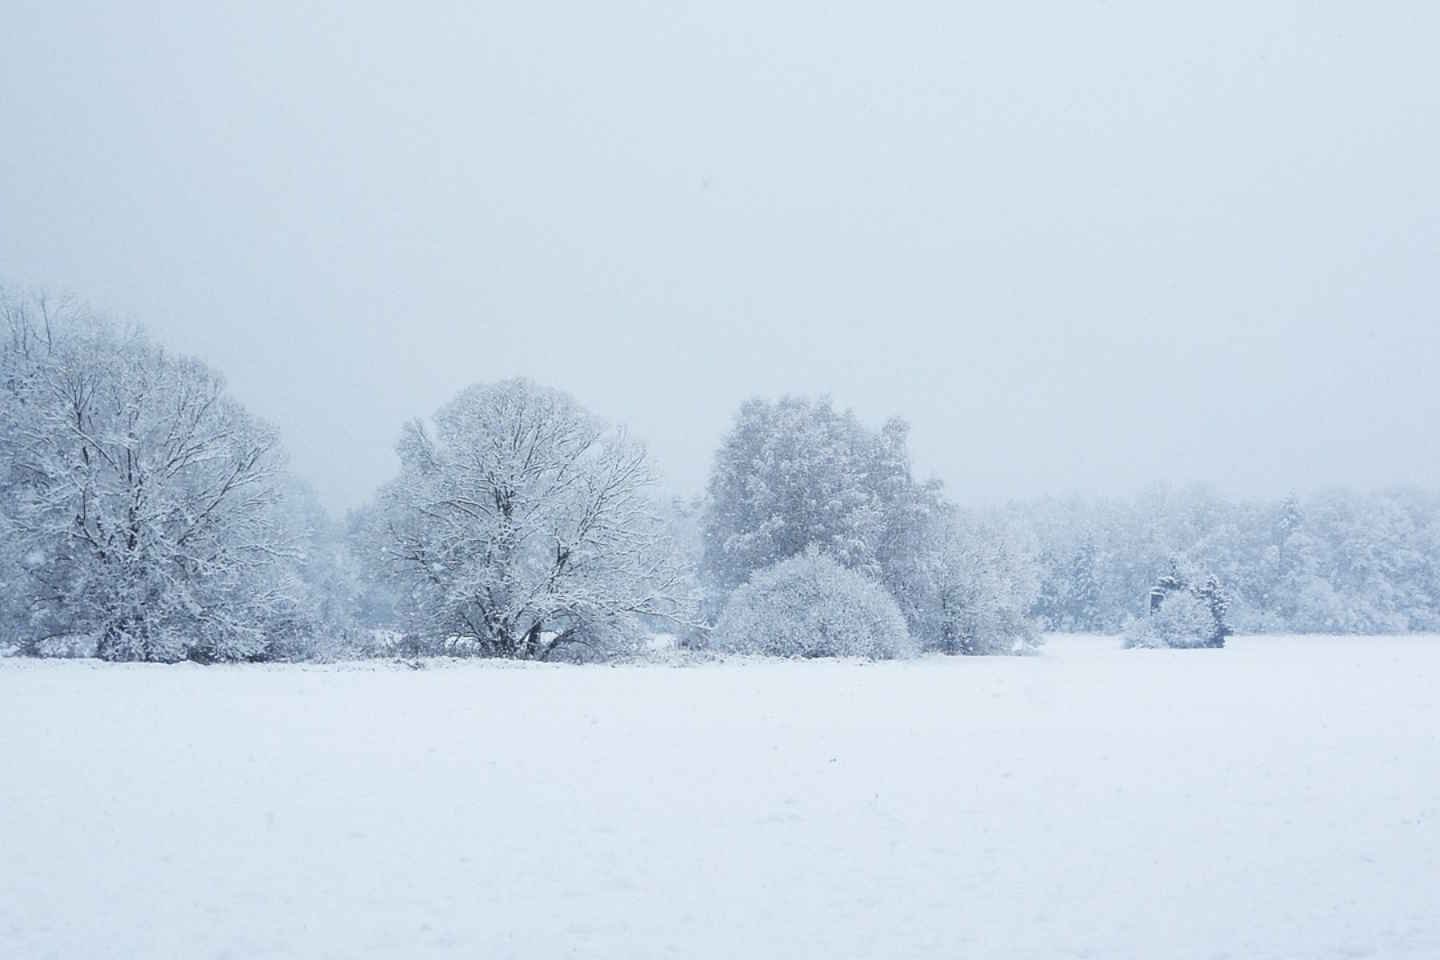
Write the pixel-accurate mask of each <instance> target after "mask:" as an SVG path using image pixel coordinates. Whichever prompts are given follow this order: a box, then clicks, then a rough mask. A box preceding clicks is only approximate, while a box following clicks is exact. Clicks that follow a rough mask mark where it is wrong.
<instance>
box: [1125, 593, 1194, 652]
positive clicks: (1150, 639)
mask: <svg viewBox="0 0 1440 960" xmlns="http://www.w3.org/2000/svg"><path fill="white" fill-rule="evenodd" d="M1214 635H1215V616H1214V614H1212V613H1211V612H1210V605H1209V603H1207V602H1206V601H1205V600H1204V599H1202V598H1201V597H1198V596H1196V595H1195V594H1193V593H1191V592H1190V591H1188V590H1180V591H1177V592H1175V593H1172V594H1170V595H1169V596H1167V597H1166V598H1165V600H1164V602H1163V603H1161V604H1160V609H1158V610H1156V611H1155V612H1154V613H1152V614H1150V615H1149V616H1147V617H1141V618H1140V619H1138V620H1133V621H1131V622H1130V624H1129V625H1128V626H1127V627H1126V628H1125V633H1124V639H1125V646H1127V647H1175V648H1191V647H1210V646H1214V645H1215V644H1214V642H1213V638H1214Z"/></svg>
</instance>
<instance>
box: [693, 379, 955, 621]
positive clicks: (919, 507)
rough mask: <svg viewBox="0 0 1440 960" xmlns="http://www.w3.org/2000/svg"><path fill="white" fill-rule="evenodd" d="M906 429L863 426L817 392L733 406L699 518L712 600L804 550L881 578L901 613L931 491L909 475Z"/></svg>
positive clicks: (933, 497)
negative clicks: (737, 409) (808, 396)
mask: <svg viewBox="0 0 1440 960" xmlns="http://www.w3.org/2000/svg"><path fill="white" fill-rule="evenodd" d="M908 431H909V427H908V426H907V425H906V423H905V422H904V421H903V420H900V419H892V420H890V421H888V422H887V423H886V424H885V425H884V427H883V428H882V429H881V430H879V431H874V430H871V429H869V428H867V427H866V426H865V425H864V424H862V423H861V422H860V421H859V419H858V418H857V417H856V416H855V415H854V414H853V413H851V412H849V411H844V412H842V411H839V410H836V409H835V407H834V406H833V405H832V404H831V403H830V401H829V400H828V399H822V400H818V401H816V400H807V399H803V398H799V397H786V398H784V399H782V400H779V401H777V402H773V403H772V402H768V401H764V400H751V401H750V402H748V403H746V404H745V405H744V406H743V407H741V408H740V412H739V414H738V416H737V417H736V421H735V425H734V427H733V428H732V429H731V431H730V433H729V434H728V435H727V436H726V437H725V439H724V441H723V442H722V444H721V446H720V449H719V450H718V451H717V452H716V454H715V461H714V465H713V467H712V469H711V474H710V483H709V489H708V495H707V499H706V509H705V515H704V519H703V566H704V573H705V579H706V582H707V585H708V586H709V589H710V591H711V593H712V595H713V600H712V607H713V608H716V609H718V607H719V605H720V604H721V603H723V601H724V599H725V598H726V597H728V595H729V593H730V592H731V591H732V590H734V589H735V588H736V587H738V586H739V585H740V584H742V583H744V582H745V581H746V580H747V579H748V578H749V577H750V576H751V575H752V574H753V573H754V572H756V571H758V570H761V569H764V568H766V567H769V566H771V565H773V564H774V563H776V562H778V561H780V560H783V559H785V558H787V557H792V556H795V555H797V554H799V553H801V552H803V551H805V550H807V549H810V548H812V547H813V548H816V549H818V550H820V551H822V552H823V553H825V554H826V555H827V556H829V557H831V558H832V559H834V560H836V561H837V562H839V563H840V564H842V565H844V566H846V567H849V568H850V569H852V570H859V571H861V572H863V573H866V574H868V575H869V576H871V577H873V578H874V579H876V580H879V581H880V582H882V583H883V584H884V585H885V586H886V587H887V588H888V589H889V590H890V591H891V592H892V593H893V594H894V595H895V598H896V600H897V602H899V604H900V606H901V609H902V610H904V611H905V613H906V616H907V618H912V617H913V616H914V614H915V609H916V606H917V604H919V603H921V602H922V599H921V597H919V596H918V595H917V590H918V588H917V580H919V579H923V577H924V573H923V571H922V570H920V569H918V565H919V564H921V563H922V562H923V557H922V556H921V550H922V545H923V542H924V541H925V539H926V538H927V537H928V536H929V529H928V527H929V525H931V524H933V523H934V522H935V521H936V518H937V516H938V514H939V513H940V498H939V492H938V487H937V486H935V485H925V484H918V483H916V482H915V481H914V479H913V478H912V476H911V472H910V462H909V454H908V451H907V449H906V438H907V435H908Z"/></svg>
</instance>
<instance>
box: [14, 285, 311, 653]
mask: <svg viewBox="0 0 1440 960" xmlns="http://www.w3.org/2000/svg"><path fill="white" fill-rule="evenodd" d="M3 336H4V341H3V343H0V391H3V399H0V409H3V410H4V413H3V415H0V434H3V443H0V477H3V478H4V479H3V481H0V482H3V484H4V486H5V493H6V496H5V498H4V499H5V501H6V506H5V515H6V519H5V525H6V527H7V528H8V531H9V537H10V538H12V539H13V547H12V551H13V552H15V553H17V554H18V556H19V558H20V561H21V565H22V567H23V574H22V576H21V578H20V579H21V581H22V586H21V595H22V596H23V598H24V599H23V604H24V607H25V617H26V624H25V625H24V630H25V632H26V634H27V635H28V636H29V637H30V638H31V639H32V640H34V639H37V638H44V637H46V636H53V635H62V634H87V635H89V636H91V637H93V638H94V640H95V647H96V652H97V653H98V654H99V655H100V656H102V657H107V658H110V659H122V660H177V659H182V658H186V657H189V658H194V659H206V660H208V659H235V658H249V657H257V656H263V655H264V654H265V652H266V648H267V645H268V636H267V629H266V628H267V625H268V624H271V623H273V622H274V620H275V618H277V617H281V616H285V615H286V613H287V611H293V610H294V609H295V607H296V605H297V603H298V601H297V599H296V597H295V595H294V594H293V593H292V592H291V591H290V589H289V588H290V587H291V586H293V581H292V575H293V569H292V567H291V566H290V564H291V562H292V561H293V557H294V544H293V537H292V535H291V531H289V530H287V529H286V528H285V525H284V523H283V522H282V518H281V514H280V513H279V512H278V510H277V504H279V503H280V501H282V500H283V495H284V494H283V487H284V483H285V473H284V469H283V466H284V461H283V457H282V455H281V452H280V448H279V443H278V441H277V438H276V435H275V432H274V431H273V430H272V429H271V428H270V427H269V426H267V425H266V424H264V423H262V422H260V421H259V420H256V419H255V418H254V417H252V416H250V415H249V414H248V413H247V412H246V411H245V410H244V409H243V408H242V407H241V406H240V405H239V404H238V403H237V402H236V401H235V400H234V399H233V398H232V397H230V396H229V394H228V393H227V392H226V390H225V384H224V381H223V380H222V379H221V378H220V376H219V375H218V374H216V373H215V372H214V371H213V370H211V369H210V368H208V367H206V366H205V365H204V364H202V363H200V362H199V361H197V360H193V359H190V358H186V357H180V356H175V355H173V354H170V353H167V352H166V351H164V350H163V349H161V348H160V347H158V346H156V345H155V344H154V343H153V342H151V341H150V340H149V339H148V338H146V337H145V336H144V335H143V334H142V333H141V332H139V331H138V330H126V329H121V328H119V327H117V326H115V325H113V324H111V323H108V322H106V321H104V320H103V319H97V318H95V317H93V316H91V315H89V314H88V313H86V312H85V311H83V310H80V309H78V308H76V307H75V306H74V305H69V304H62V305H61V306H60V308H58V309H57V308H55V307H54V306H53V305H52V304H50V303H48V302H46V301H44V300H42V299H22V298H15V297H6V298H4V329H3ZM6 576H7V578H8V577H13V576H14V574H13V572H12V573H10V574H6Z"/></svg>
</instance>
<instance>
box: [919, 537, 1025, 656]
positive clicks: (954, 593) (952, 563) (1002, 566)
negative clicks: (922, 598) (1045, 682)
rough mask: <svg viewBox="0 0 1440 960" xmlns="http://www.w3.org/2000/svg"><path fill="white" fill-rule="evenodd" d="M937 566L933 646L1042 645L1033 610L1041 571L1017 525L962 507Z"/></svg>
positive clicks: (1006, 650) (1020, 648)
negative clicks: (970, 512) (1012, 526)
mask: <svg viewBox="0 0 1440 960" xmlns="http://www.w3.org/2000/svg"><path fill="white" fill-rule="evenodd" d="M936 569H937V576H936V584H935V588H936V589H935V593H936V595H935V599H934V601H933V603H932V604H931V607H930V609H932V610H933V611H934V612H933V614H932V616H934V617H935V618H936V623H935V626H934V628H933V630H931V631H930V634H931V635H932V636H933V637H934V640H933V642H932V643H931V644H930V645H931V646H932V647H933V648H934V649H937V650H939V651H941V652H943V653H962V654H972V655H973V654H1014V653H1030V652H1033V651H1035V650H1036V649H1038V648H1039V646H1040V644H1041V642H1042V639H1043V638H1042V637H1041V634H1040V631H1039V629H1038V628H1037V627H1036V625H1035V622H1034V620H1033V619H1032V618H1031V616H1030V609H1031V608H1032V607H1033V606H1034V602H1035V595H1036V591H1037V588H1038V586H1037V585H1038V581H1039V571H1038V568H1037V567H1036V566H1035V563H1034V561H1033V560H1032V559H1031V557H1030V555H1029V554H1028V553H1027V552H1026V551H1025V550H1024V549H1023V548H1022V547H1021V546H1020V544H1019V542H1018V541H1017V538H1016V536H1015V534H1014V532H1013V531H1012V530H1010V529H1008V528H1006V527H1004V526H1003V525H1000V524H997V523H993V522H984V521H981V520H979V519H977V518H975V517H973V516H970V515H966V514H961V513H958V512H957V513H956V514H955V515H954V516H953V517H952V518H951V519H950V522H949V524H948V526H947V530H946V534H945V539H944V543H943V545H942V548H941V551H940V553H939V558H938V563H937V565H936Z"/></svg>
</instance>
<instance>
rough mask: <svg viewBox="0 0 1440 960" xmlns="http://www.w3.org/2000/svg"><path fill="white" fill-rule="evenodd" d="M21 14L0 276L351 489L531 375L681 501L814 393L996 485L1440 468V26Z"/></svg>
mask: <svg viewBox="0 0 1440 960" xmlns="http://www.w3.org/2000/svg"><path fill="white" fill-rule="evenodd" d="M402 6H403V8H404V9H403V10H402ZM0 19H3V32H4V35H5V41H4V48H5V53H4V56H3V57H0V141H3V143H4V148H3V149H0V277H3V278H4V279H5V280H7V281H8V282H11V283H16V282H18V283H21V284H26V285H45V286H48V287H51V288H64V289H69V290H72V291H74V292H76V293H78V294H81V295H83V296H84V297H85V298H87V299H89V300H90V301H92V302H94V303H96V304H97V305H100V306H103V307H106V308H109V309H112V310H114V311H116V312H118V313H121V314H123V315H127V316H133V317H134V318H136V319H140V320H142V321H143V322H145V324H146V325H147V326H148V327H150V328H151V330H152V331H153V332H154V333H156V334H157V335H158V336H159V337H160V338H161V339H163V340H164V341H166V342H167V343H170V344H172V345H174V346H175V347H176V348H178V349H182V350H185V351H187V352H192V353H196V354H199V355H201V356H203V357H205V358H206V359H208V360H210V361H211V362H213V363H214V364H215V365H217V366H218V367H220V368H221V369H222V370H224V371H225V372H226V374H227V375H228V377H229V379H230V382H231V383H232V385H233V387H234V389H235V391H236V392H237V393H238V395H239V396H240V397H241V398H242V399H243V400H244V401H246V402H247V403H248V404H249V405H250V406H251V407H252V408H253V409H255V410H256V411H257V412H259V413H261V414H262V415H264V416H266V417H268V418H270V419H271V420H273V421H275V422H276V423H278V424H279V425H280V426H281V428H282V429H283V430H284V433H285V436H286V439H287V440H288V442H289V445H290V447H291V450H292V453H293V456H294V460H295V463H296V465H297V467H298V468H299V469H300V470H301V472H302V473H304V474H305V475H306V476H308V477H309V478H310V479H311V480H312V481H313V482H314V483H315V484H316V486H317V487H318V488H319V489H320V491H321V492H322V494H323V495H324V496H325V498H326V500H327V502H329V503H330V504H331V505H332V506H336V507H345V506H350V505H354V504H356V503H358V502H359V501H361V500H362V499H363V498H364V497H365V496H366V495H367V494H368V492H369V491H370V490H371V489H373V487H374V486H375V485H376V484H377V483H379V482H380V481H382V480H383V479H384V478H385V477H386V476H387V475H388V474H389V471H390V469H391V465H392V462H393V461H392V455H391V453H390V447H391V443H392V441H393V439H394V437H395V436H396V434H397V430H398V427H399V425H400V423H401V422H402V421H403V420H404V419H406V418H407V417H410V416H414V415H419V414H428V413H430V412H431V411H433V410H434V409H435V407H437V406H438V405H439V404H440V403H441V402H443V401H444V400H445V399H447V398H448V397H449V396H450V395H451V394H453V393H454V392H455V391H456V390H458V389H459V388H460V387H462V386H464V385H465V384H467V383H471V382H474V381H477V380H487V379H497V378H501V377H505V376H510V375H515V374H525V375H529V376H532V377H534V378H536V379H538V380H542V381H545V382H548V383H552V384H554V385H556V386H560V387H564V388H565V389H568V390H569V391H571V392H572V393H574V394H575V395H576V396H577V397H578V398H579V399H580V400H581V401H582V402H584V403H586V404H587V405H588V406H590V407H591V408H592V409H594V410H595V411H597V412H599V413H602V414H604V415H605V416H607V417H610V418H612V419H615V420H618V421H622V422H625V423H628V424H629V425H630V426H631V427H632V428H633V430H634V431H635V432H636V433H637V434H639V435H641V436H643V437H644V438H646V439H647V441H648V442H649V444H650V447H651V449H652V451H653V452H654V453H655V454H656V456H657V458H658V460H659V461H660V463H661V465H662V467H663V468H664V469H665V471H666V472H667V474H668V477H669V480H670V482H671V484H672V486H673V487H674V488H675V489H677V490H682V491H689V490H698V489H699V488H700V487H701V485H702V484H703V480H704V475H705V471H706V469H707V467H708V463H709V457H710V453H711V451H712V450H713V448H714V446H715V444H716V442H717V441H718V439H719V437H720V435H721V433H722V432H723V430H724V429H725V427H726V425H727V424H728V422H729V419H730V417H731V415H732V413H733V411H734V409H735V408H736V407H737V406H738V405H739V403H740V402H741V401H742V400H743V399H745V398H746V397H747V396H750V395H753V394H757V393H758V394H766V395H775V394H779V393H783V392H801V393H817V392H829V393H831V394H832V395H833V396H834V397H835V399H836V400H837V401H838V402H840V403H842V404H844V405H850V406H853V407H855V409H856V410H857V411H858V412H859V413H860V414H862V415H863V416H865V417H867V418H869V419H872V420H874V421H877V422H878V421H879V419H880V418H882V417H883V416H885V415H887V414H889V413H892V412H893V413H900V414H903V415H904V416H906V417H908V418H909V419H910V420H911V421H912V423H913V424H914V433H913V446H914V450H915V453H916V457H917V460H918V462H919V465H920V466H921V468H922V469H923V470H925V471H927V472H932V471H933V472H934V473H937V474H938V475H940V476H941V477H943V478H944V479H945V481H946V482H947V484H948V485H949V487H950V488H951V490H952V491H953V492H954V493H955V495H956V496H957V497H959V498H961V499H977V498H984V499H993V498H997V497H1003V496H1008V495H1030V494H1035V493H1041V492H1057V493H1060V492H1070V491H1106V490H1109V491H1117V492H1118V491H1128V490H1130V489H1133V488H1134V487H1136V486H1138V485H1141V484H1143V483H1146V482H1149V481H1152V480H1170V481H1176V482H1187V481H1192V480H1197V481H1207V482H1211V483H1214V484H1216V485H1218V486H1219V487H1221V488H1222V489H1225V490H1229V491H1233V492H1237V493H1278V492H1283V491H1284V490H1286V489H1288V488H1291V487H1296V488H1300V489H1308V488H1311V487H1314V486H1317V485H1321V484H1326V483H1332V482H1333V483H1355V484H1361V485H1366V486H1369V485H1380V484H1388V483H1397V482H1410V483H1427V484H1433V483H1434V481H1435V477H1436V476H1437V472H1440V443H1437V442H1436V436H1435V426H1434V425H1435V424H1436V423H1437V422H1440V388H1437V387H1436V386H1435V384H1434V377H1435V373H1436V371H1437V370H1440V329H1437V328H1440V309H1437V308H1440V175H1437V171H1440V58H1437V57H1436V55H1435V42H1436V37H1437V36H1440V5H1436V4H1433V3H1427V2H1412V3H1383V2H1381V3H1374V4H1358V3H1348V2H1347V3H1318V2H1317V3H1271V2H1255V0H1250V2H1236V3H1231V2H1223V3H1205V4H1184V5H1181V4H1157V3H1153V2H1129V0H1116V2H1104V3H1061V2H1052V3H1024V2H1017V3H996V4H962V3H955V2H934V3H885V4H882V3H869V4H836V3H833V2H829V3H818V2H813V3H812V2H794V0H792V2H788V3H769V2H755V0H715V2H710V3H677V2H655V3H619V2H616V3H581V2H570V3H563V4H562V3H548V2H533V0H532V2H526V3H516V4H503V5H502V4H484V3H481V4H472V3H457V4H453V5H428V6H422V5H419V4H407V5H398V4H379V3H375V4H370V3H359V2H352V3H345V4H338V3H337V4H335V5H333V6H330V7H324V6H322V5H319V4H301V3H294V2H286V3H255V2H244V3H229V4H209V3H205V4H195V3H174V4H164V5H159V4H156V5H142V4H120V3H113V2H111V3H95V4H82V3H73V4H61V3H53V2H28V0H20V2H18V3H17V2H16V0H8V2H7V3H6V4H5V13H4V15H3V18H0Z"/></svg>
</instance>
